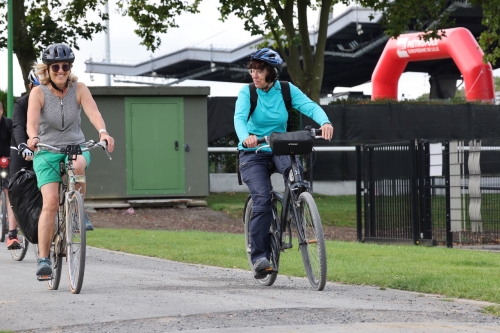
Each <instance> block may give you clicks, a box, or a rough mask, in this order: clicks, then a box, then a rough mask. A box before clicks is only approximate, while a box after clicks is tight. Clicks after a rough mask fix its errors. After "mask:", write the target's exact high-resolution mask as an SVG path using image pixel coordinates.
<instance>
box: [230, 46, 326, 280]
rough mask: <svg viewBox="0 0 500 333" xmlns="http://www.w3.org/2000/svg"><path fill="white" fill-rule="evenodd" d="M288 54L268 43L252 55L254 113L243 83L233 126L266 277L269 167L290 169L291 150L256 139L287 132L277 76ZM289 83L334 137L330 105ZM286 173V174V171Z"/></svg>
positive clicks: (256, 262) (257, 264) (257, 255)
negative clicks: (285, 152)
mask: <svg viewBox="0 0 500 333" xmlns="http://www.w3.org/2000/svg"><path fill="white" fill-rule="evenodd" d="M282 66H283V60H282V59H281V57H280V55H279V54H278V53H277V52H275V51H273V50H271V49H268V48H264V49H260V50H258V51H256V52H255V53H253V54H252V55H251V56H250V63H249V64H248V68H249V73H250V74H251V75H252V80H253V83H254V84H255V87H256V88H257V95H258V99H257V105H256V107H255V110H254V112H253V113H252V114H251V116H250V118H249V117H248V116H249V114H250V87H249V85H247V86H243V87H242V88H241V90H240V92H239V94H238V99H237V100H236V109H235V114H234V127H235V129H236V134H237V135H238V139H239V145H238V149H239V150H240V153H239V154H240V156H239V157H240V165H239V168H240V173H241V177H242V180H243V182H245V184H246V185H247V186H248V189H249V191H250V195H251V196H252V201H253V206H252V217H251V220H250V237H251V247H252V249H251V259H252V263H253V270H254V272H255V275H254V277H255V278H257V279H259V278H260V279H262V278H264V277H265V276H266V275H265V274H264V273H263V272H264V271H265V270H266V269H267V268H269V267H270V263H269V252H270V249H269V228H270V226H271V220H272V211H271V180H270V178H269V171H268V169H267V165H268V162H270V161H273V162H274V164H275V167H276V171H277V172H279V173H281V174H282V175H287V174H288V172H289V170H290V168H291V162H290V157H289V156H274V155H273V153H272V151H271V150H270V149H262V150H259V153H257V154H256V153H255V150H256V149H257V145H258V143H257V140H258V138H261V137H263V136H266V135H271V133H272V132H278V133H282V132H286V125H287V120H288V111H287V109H286V106H285V102H284V100H283V95H282V93H281V84H280V82H279V81H278V76H279V74H280V73H281V69H282ZM289 85H290V95H291V99H292V107H293V108H294V109H295V110H298V111H299V112H301V113H303V114H305V115H306V116H308V117H310V118H312V119H313V120H314V121H315V122H317V123H318V124H320V125H321V129H322V136H323V138H325V139H327V140H330V139H331V138H332V136H333V127H332V125H331V123H330V121H329V120H328V117H327V116H326V114H325V111H323V109H322V108H321V107H320V106H319V105H318V104H316V103H315V102H313V101H312V100H311V99H309V98H308V97H307V96H306V95H305V94H304V93H303V92H302V91H300V89H299V88H297V87H295V86H294V85H293V84H291V83H289ZM285 178H286V177H285Z"/></svg>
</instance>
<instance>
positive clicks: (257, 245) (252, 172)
mask: <svg viewBox="0 0 500 333" xmlns="http://www.w3.org/2000/svg"><path fill="white" fill-rule="evenodd" d="M271 161H272V162H273V163H274V165H275V169H276V172H279V173H281V174H282V175H284V176H283V178H284V180H285V182H286V179H287V176H288V173H289V171H290V169H291V167H292V163H291V160H290V156H274V155H273V154H272V153H270V152H262V153H261V152H259V153H255V151H244V150H242V151H240V165H239V168H240V173H241V179H242V180H243V182H244V183H245V184H246V185H247V186H248V189H249V191H250V195H251V196H252V201H253V205H252V217H251V219H250V240H251V245H252V251H251V253H250V257H251V259H252V263H255V262H256V261H257V260H258V259H260V258H263V257H266V258H267V259H268V260H269V258H270V251H271V250H270V248H269V229H270V227H271V221H272V218H273V215H272V210H271V188H272V187H271V179H270V177H269V170H268V168H267V166H268V163H269V162H271Z"/></svg>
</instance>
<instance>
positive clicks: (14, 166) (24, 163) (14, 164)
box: [7, 70, 40, 250]
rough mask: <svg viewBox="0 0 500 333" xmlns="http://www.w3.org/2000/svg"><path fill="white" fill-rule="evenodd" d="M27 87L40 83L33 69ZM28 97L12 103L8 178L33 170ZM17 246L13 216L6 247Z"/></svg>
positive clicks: (26, 95) (15, 222) (31, 87)
mask: <svg viewBox="0 0 500 333" xmlns="http://www.w3.org/2000/svg"><path fill="white" fill-rule="evenodd" d="M28 80H29V81H30V83H29V89H30V91H31V89H33V87H36V86H38V85H40V82H39V81H38V77H37V76H36V75H35V72H34V71H33V70H31V71H30V73H29V74H28ZM29 98H30V94H29V92H28V93H27V94H25V95H23V96H22V97H20V98H18V99H16V102H15V103H14V112H13V113H12V137H11V140H10V149H11V153H10V164H9V174H10V178H12V177H14V175H15V174H16V173H17V172H18V171H19V170H21V169H22V168H25V169H26V170H33V162H32V160H33V152H32V151H31V150H30V149H29V148H28V146H27V145H26V142H27V141H28V135H27V134H26V120H27V117H28V100H29ZM18 246H19V239H18V237H17V221H16V219H15V217H14V218H12V219H9V237H8V240H7V249H9V250H10V249H12V248H16V247H18Z"/></svg>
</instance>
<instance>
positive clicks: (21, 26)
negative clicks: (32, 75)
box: [12, 0, 36, 91]
mask: <svg viewBox="0 0 500 333" xmlns="http://www.w3.org/2000/svg"><path fill="white" fill-rule="evenodd" d="M12 7H13V8H12V9H13V11H12V16H13V20H14V22H13V28H14V29H13V35H14V53H15V54H16V57H17V60H18V62H19V65H20V67H21V72H22V75H23V79H24V86H25V88H26V91H29V87H28V85H29V83H30V82H29V80H28V74H29V72H30V71H31V66H32V65H33V63H34V62H35V61H36V54H35V49H34V47H33V41H32V37H31V36H30V35H29V32H28V27H27V24H26V15H25V6H24V1H21V0H16V1H12Z"/></svg>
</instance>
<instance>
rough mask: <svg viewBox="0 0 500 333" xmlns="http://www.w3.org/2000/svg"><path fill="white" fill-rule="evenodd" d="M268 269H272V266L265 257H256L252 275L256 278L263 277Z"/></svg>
mask: <svg viewBox="0 0 500 333" xmlns="http://www.w3.org/2000/svg"><path fill="white" fill-rule="evenodd" d="M270 270H272V268H271V264H270V263H269V260H267V258H260V259H257V261H256V262H255V263H254V264H253V271H254V276H253V277H254V278H256V279H263V278H265V277H266V276H267V275H268V274H269V272H267V271H270Z"/></svg>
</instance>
